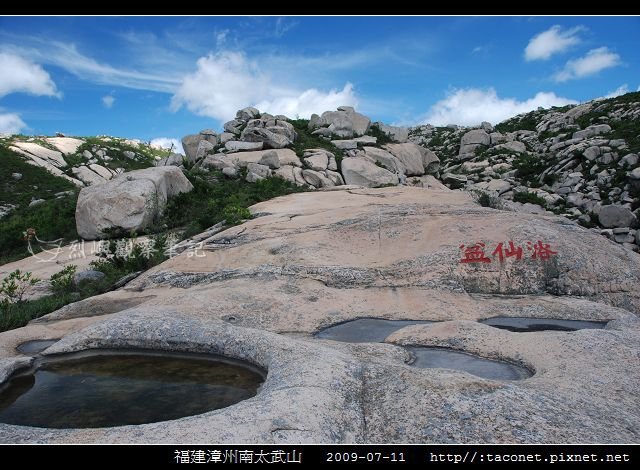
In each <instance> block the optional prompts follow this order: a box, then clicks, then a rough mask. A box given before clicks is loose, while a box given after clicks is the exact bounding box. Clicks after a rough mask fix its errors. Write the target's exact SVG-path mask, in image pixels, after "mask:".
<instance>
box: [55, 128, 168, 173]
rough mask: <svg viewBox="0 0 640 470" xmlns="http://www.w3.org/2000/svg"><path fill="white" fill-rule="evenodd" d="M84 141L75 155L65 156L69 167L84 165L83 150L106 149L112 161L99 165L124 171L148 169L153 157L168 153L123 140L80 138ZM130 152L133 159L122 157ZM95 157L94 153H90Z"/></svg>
mask: <svg viewBox="0 0 640 470" xmlns="http://www.w3.org/2000/svg"><path fill="white" fill-rule="evenodd" d="M82 139H83V140H84V141H85V143H84V144H82V145H81V146H80V147H78V150H77V151H76V153H75V155H67V156H65V160H66V161H67V163H69V164H70V165H71V166H73V165H77V164H79V163H85V162H86V158H84V157H83V156H82V153H83V152H84V151H85V150H88V151H89V152H92V149H93V148H94V147H99V148H104V149H106V153H107V155H108V156H109V158H111V159H112V160H110V161H108V162H100V164H102V165H105V166H108V167H110V168H124V169H125V171H131V170H140V169H142V168H149V167H150V166H153V163H154V162H155V157H161V158H162V157H166V156H167V155H168V154H169V152H168V151H167V150H161V149H155V148H152V147H150V146H148V145H139V146H133V145H129V144H127V143H125V141H124V139H112V140H110V141H109V140H105V139H104V138H101V137H82ZM126 151H130V152H134V153H135V154H136V157H135V158H128V157H126V156H125V155H124V152H126ZM92 153H93V154H94V155H95V152H92ZM67 173H68V174H69V176H73V173H71V168H69V169H68V170H67Z"/></svg>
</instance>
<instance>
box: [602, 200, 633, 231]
mask: <svg viewBox="0 0 640 470" xmlns="http://www.w3.org/2000/svg"><path fill="white" fill-rule="evenodd" d="M598 220H599V221H600V225H602V226H603V227H607V228H613V227H629V226H631V225H633V224H634V223H635V222H636V216H635V215H634V214H633V212H631V210H629V209H627V208H626V207H622V206H618V205H615V204H611V205H608V206H602V208H601V209H600V213H599V214H598Z"/></svg>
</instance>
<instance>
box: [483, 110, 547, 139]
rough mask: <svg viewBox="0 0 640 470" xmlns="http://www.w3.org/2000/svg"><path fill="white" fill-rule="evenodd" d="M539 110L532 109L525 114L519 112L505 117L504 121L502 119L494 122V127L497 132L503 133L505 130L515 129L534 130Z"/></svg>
mask: <svg viewBox="0 0 640 470" xmlns="http://www.w3.org/2000/svg"><path fill="white" fill-rule="evenodd" d="M539 114H540V112H539V111H534V112H531V113H527V114H521V115H518V116H515V117H512V118H511V119H507V120H506V121H502V122H501V123H500V124H496V125H495V126H494V129H495V130H496V131H497V132H502V133H503V134H504V133H506V132H515V131H522V130H527V131H535V130H536V124H538V119H539V116H538V115H539Z"/></svg>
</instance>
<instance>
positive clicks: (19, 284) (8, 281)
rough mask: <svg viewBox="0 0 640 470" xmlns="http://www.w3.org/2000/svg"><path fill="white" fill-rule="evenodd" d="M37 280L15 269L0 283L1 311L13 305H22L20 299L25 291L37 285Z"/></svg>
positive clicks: (29, 274)
mask: <svg viewBox="0 0 640 470" xmlns="http://www.w3.org/2000/svg"><path fill="white" fill-rule="evenodd" d="M38 281H39V279H37V278H35V277H32V276H31V273H29V272H26V273H23V272H21V271H20V270H19V269H16V270H15V271H13V272H12V273H10V274H9V275H8V276H7V277H5V278H4V279H3V280H2V283H0V305H1V306H2V308H3V309H6V308H9V307H10V306H11V305H13V304H20V303H22V297H24V294H25V292H26V290H27V289H28V288H29V287H31V286H33V285H34V284H35V283H37V282H38Z"/></svg>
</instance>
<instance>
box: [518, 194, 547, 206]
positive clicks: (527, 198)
mask: <svg viewBox="0 0 640 470" xmlns="http://www.w3.org/2000/svg"><path fill="white" fill-rule="evenodd" d="M513 200H514V201H515V202H521V203H523V204H525V203H527V202H529V203H531V204H537V205H539V206H542V207H547V201H545V200H544V199H543V198H541V197H540V196H538V195H537V194H535V193H531V192H529V191H521V192H516V193H513Z"/></svg>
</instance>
